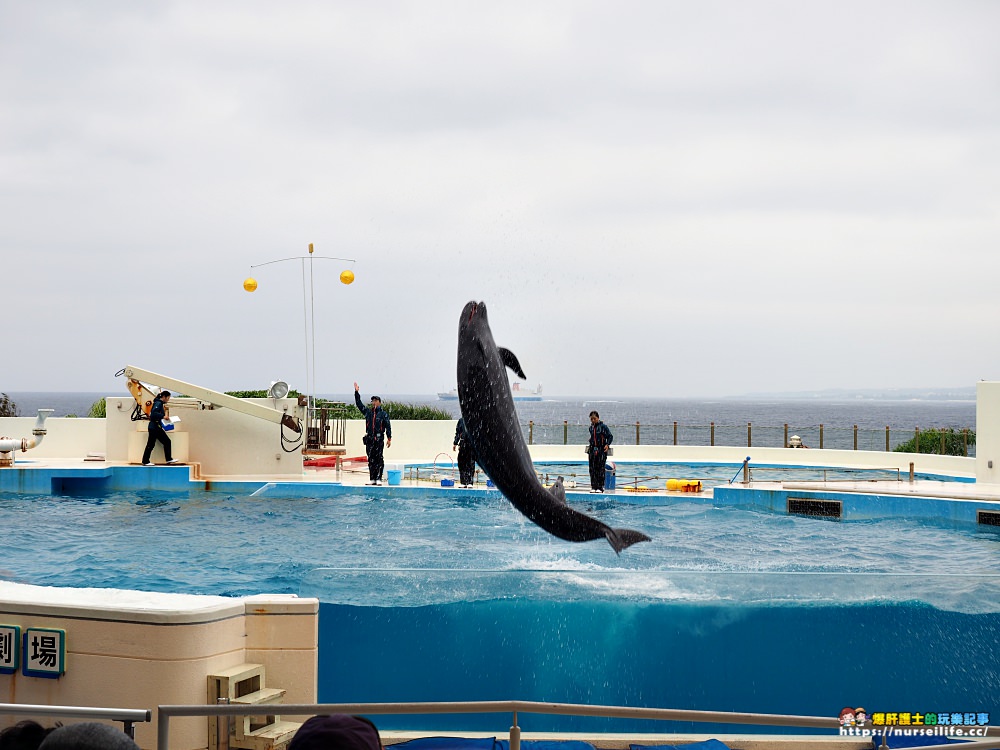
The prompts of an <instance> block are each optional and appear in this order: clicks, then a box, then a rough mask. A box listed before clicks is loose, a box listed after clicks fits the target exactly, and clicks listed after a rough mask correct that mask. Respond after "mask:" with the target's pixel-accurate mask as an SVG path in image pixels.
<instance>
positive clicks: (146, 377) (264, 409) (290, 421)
mask: <svg viewBox="0 0 1000 750" xmlns="http://www.w3.org/2000/svg"><path fill="white" fill-rule="evenodd" d="M124 374H125V377H126V378H128V380H129V386H128V388H129V391H130V392H131V393H132V396H133V397H134V398H135V400H136V403H138V404H139V407H140V408H141V409H142V410H143V411H144V412H145V414H146V416H149V409H150V406H151V405H152V393H151V392H150V391H149V390H148V389H147V388H145V387H144V386H143V385H142V384H143V383H151V384H152V385H157V386H160V387H161V388H168V389H170V390H173V391H176V392H177V393H178V394H184V395H185V396H191V397H193V398H196V399H199V400H201V401H206V402H208V403H210V404H212V405H214V406H219V407H224V408H226V409H232V410H233V411H236V412H239V413H241V414H246V415H248V416H251V417H256V418H257V419H266V420H267V421H268V422H274V423H275V424H280V425H283V426H285V427H287V428H288V429H290V430H292V431H293V432H302V427H301V426H300V424H299V422H298V421H297V420H295V419H294V418H293V417H292V415H291V414H288V413H287V412H284V411H278V410H277V409H272V408H270V407H269V406H263V405H262V404H255V403H253V402H252V401H245V400H244V399H242V398H236V396H230V395H229V394H227V393H220V392H219V391H213V390H211V389H210V388H203V387H202V386H200V385H194V384H192V383H185V382H184V381H183V380H177V379H176V378H171V377H168V376H167V375H161V374H159V373H156V372H150V371H149V370H143V369H142V368H139V367H133V366H132V365H126V366H125V369H124ZM133 381H134V384H133ZM146 394H149V399H148V400H149V402H150V403H149V404H146V403H145V401H146V400H147V399H146Z"/></svg>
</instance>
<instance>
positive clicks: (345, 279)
mask: <svg viewBox="0 0 1000 750" xmlns="http://www.w3.org/2000/svg"><path fill="white" fill-rule="evenodd" d="M352 281H354V271H341V272H340V282H341V283H342V284H350V283H351V282H352Z"/></svg>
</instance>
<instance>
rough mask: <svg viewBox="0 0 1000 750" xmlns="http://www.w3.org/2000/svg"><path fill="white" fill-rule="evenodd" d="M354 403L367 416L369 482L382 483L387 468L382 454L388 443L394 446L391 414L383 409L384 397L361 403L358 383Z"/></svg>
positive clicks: (366, 441) (366, 448) (355, 388)
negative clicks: (383, 441) (369, 403)
mask: <svg viewBox="0 0 1000 750" xmlns="http://www.w3.org/2000/svg"><path fill="white" fill-rule="evenodd" d="M354 404H355V405H356V406H357V407H358V411H360V412H361V414H362V415H363V416H364V418H365V452H366V453H367V454H368V477H369V480H370V481H369V482H368V484H376V485H377V484H382V470H383V469H384V468H385V458H384V457H383V455H382V451H383V450H384V447H383V445H382V438H383V437H384V438H385V440H386V445H388V446H389V447H392V425H391V424H389V415H388V414H386V413H385V411H383V410H382V399H380V398H379V397H378V396H372V399H371V405H370V406H367V407H366V406H365V405H364V404H363V403H361V393H360V391H359V390H358V384H357V383H355V384H354Z"/></svg>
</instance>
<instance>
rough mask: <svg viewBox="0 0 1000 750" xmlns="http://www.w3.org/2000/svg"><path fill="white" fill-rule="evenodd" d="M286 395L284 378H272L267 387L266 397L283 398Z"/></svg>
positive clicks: (286, 387) (286, 389) (286, 384)
mask: <svg viewBox="0 0 1000 750" xmlns="http://www.w3.org/2000/svg"><path fill="white" fill-rule="evenodd" d="M287 395H288V383H286V382H285V381H284V380H272V381H271V387H270V388H268V389H267V397H268V398H284V397H285V396H287Z"/></svg>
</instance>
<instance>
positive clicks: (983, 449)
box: [976, 381, 1000, 484]
mask: <svg viewBox="0 0 1000 750" xmlns="http://www.w3.org/2000/svg"><path fill="white" fill-rule="evenodd" d="M976 481H977V482H982V483H983V484H1000V382H995V381H994V382H987V381H980V382H978V383H976Z"/></svg>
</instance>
